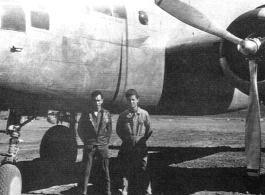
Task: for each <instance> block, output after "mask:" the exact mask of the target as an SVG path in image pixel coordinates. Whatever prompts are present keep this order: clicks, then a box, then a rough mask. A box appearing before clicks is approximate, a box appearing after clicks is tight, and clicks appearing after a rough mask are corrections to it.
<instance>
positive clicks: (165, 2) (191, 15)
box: [156, 0, 242, 45]
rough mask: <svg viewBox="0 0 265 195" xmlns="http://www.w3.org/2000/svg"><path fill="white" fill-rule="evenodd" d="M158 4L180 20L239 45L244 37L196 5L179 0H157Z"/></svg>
mask: <svg viewBox="0 0 265 195" xmlns="http://www.w3.org/2000/svg"><path fill="white" fill-rule="evenodd" d="M156 4H157V5H158V6H159V7H160V8H162V9H163V10H164V11H166V12H168V13H169V14H170V15H172V16H174V17H175V18H177V19H179V20H180V21H182V22H184V23H186V24H188V25H190V26H193V27H195V28H198V29H200V30H202V31H205V32H208V33H210V34H213V35H216V36H218V37H221V38H224V39H226V40H228V41H231V42H232V43H234V44H236V45H238V44H239V43H240V42H241V41H242V39H240V38H238V37H236V36H234V35H233V34H231V33H229V32H228V31H227V30H225V29H224V28H222V27H221V26H220V25H219V24H217V23H216V22H214V21H213V20H211V19H210V18H208V17H207V16H205V15H204V14H203V13H201V12H200V11H198V10H197V9H195V8H194V7H192V6H190V5H188V4H186V3H183V2H181V1H179V0H156Z"/></svg>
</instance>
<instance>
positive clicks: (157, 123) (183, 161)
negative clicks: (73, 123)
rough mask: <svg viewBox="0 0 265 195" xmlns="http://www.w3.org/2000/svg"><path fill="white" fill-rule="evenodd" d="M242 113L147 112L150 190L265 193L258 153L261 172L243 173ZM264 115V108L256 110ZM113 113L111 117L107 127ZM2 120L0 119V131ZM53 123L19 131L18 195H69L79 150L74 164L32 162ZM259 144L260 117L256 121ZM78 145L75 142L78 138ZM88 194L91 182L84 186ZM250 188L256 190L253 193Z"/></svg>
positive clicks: (3, 142) (2, 142)
mask: <svg viewBox="0 0 265 195" xmlns="http://www.w3.org/2000/svg"><path fill="white" fill-rule="evenodd" d="M245 114H246V112H245V111H240V112H237V113H230V114H225V115H215V116H204V117H179V116H151V117H152V129H153V131H154V133H153V135H152V137H151V138H150V140H149V141H148V145H149V159H150V161H149V163H150V164H149V168H150V170H151V177H152V189H153V194H159V195H162V194H163V195H188V194H196V195H213V194H215V195H232V194H237V195H240V194H248V193H247V191H250V194H255V193H258V194H265V165H264V159H265V154H264V151H263V153H262V169H261V176H260V178H259V179H258V180H250V179H249V178H247V177H246V173H245V164H246V162H245V157H244V125H245V120H244V118H245ZM262 117H264V112H262ZM116 120H117V115H114V116H113V127H115V125H116ZM5 126H6V120H3V119H0V129H5ZM51 126H53V125H52V124H50V123H48V122H47V121H46V120H45V119H44V118H39V119H38V120H35V121H33V122H30V123H29V124H28V125H26V126H25V127H24V128H23V129H22V131H21V139H23V140H24V143H23V144H21V150H20V151H19V155H18V157H19V163H18V167H19V168H20V169H21V172H22V176H23V183H24V190H23V195H33V194H34V195H40V194H45V195H51V194H55V195H59V194H65V195H75V194H76V190H77V189H76V182H77V179H78V178H79V177H80V160H81V159H82V150H81V149H79V151H78V157H77V162H76V163H75V166H74V167H72V168H71V169H69V170H67V171H56V170H54V169H53V167H52V165H51V164H50V163H46V162H43V161H39V160H34V161H33V159H36V158H38V157H39V145H40V142H41V138H42V136H43V135H44V133H45V132H46V130H47V129H48V128H50V127H51ZM261 126H262V130H263V131H262V140H263V148H265V144H264V143H265V142H264V140H265V133H264V132H265V131H264V130H265V119H264V121H262V122H261ZM8 139H9V137H8V136H7V135H4V134H1V135H0V146H1V147H0V152H6V151H7V147H8ZM78 143H79V144H81V142H80V140H79V142H78ZM111 143H112V144H111V146H110V148H111V159H110V168H111V176H112V178H113V177H114V174H115V164H116V163H115V160H116V156H117V153H118V149H119V146H120V144H121V141H120V140H119V139H118V137H117V135H116V133H115V128H114V131H113V135H112V139H111ZM89 190H90V192H91V194H95V195H96V193H95V192H94V191H93V190H94V189H93V186H91V187H90V188H89ZM255 191H256V192H255Z"/></svg>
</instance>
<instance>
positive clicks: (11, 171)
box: [0, 110, 35, 195]
mask: <svg viewBox="0 0 265 195" xmlns="http://www.w3.org/2000/svg"><path fill="white" fill-rule="evenodd" d="M34 118H35V117H31V118H29V119H28V120H27V121H25V122H24V123H22V124H21V123H20V119H21V115H19V114H18V113H17V112H16V110H10V113H9V117H8V121H7V128H6V130H2V131H0V133H6V134H7V135H10V139H9V148H8V152H7V153H0V155H1V156H4V157H5V158H4V160H3V161H2V162H1V167H0V195H20V194H21V190H22V179H21V173H20V171H19V169H18V168H17V167H16V166H15V163H16V162H17V159H18V158H17V154H18V151H19V146H18V145H19V143H20V142H22V140H21V139H19V137H20V129H21V127H22V126H24V125H26V124H27V123H28V122H30V121H32V120H33V119H34Z"/></svg>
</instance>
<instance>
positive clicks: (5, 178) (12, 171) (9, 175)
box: [0, 164, 22, 195]
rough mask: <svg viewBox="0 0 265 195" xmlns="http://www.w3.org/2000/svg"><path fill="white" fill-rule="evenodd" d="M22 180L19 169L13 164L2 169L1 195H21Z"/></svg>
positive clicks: (0, 180)
mask: <svg viewBox="0 0 265 195" xmlns="http://www.w3.org/2000/svg"><path fill="white" fill-rule="evenodd" d="M21 190H22V179H21V174H20V171H19V169H18V168H17V167H16V166H15V165H12V164H4V165H3V166H1V167H0V195H20V194H21Z"/></svg>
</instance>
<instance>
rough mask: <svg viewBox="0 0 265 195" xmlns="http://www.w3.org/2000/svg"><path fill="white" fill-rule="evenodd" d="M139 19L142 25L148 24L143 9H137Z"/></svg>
mask: <svg viewBox="0 0 265 195" xmlns="http://www.w3.org/2000/svg"><path fill="white" fill-rule="evenodd" d="M138 13H139V21H140V23H141V24H142V25H148V15H147V13H146V12H144V11H139V12H138Z"/></svg>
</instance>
